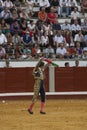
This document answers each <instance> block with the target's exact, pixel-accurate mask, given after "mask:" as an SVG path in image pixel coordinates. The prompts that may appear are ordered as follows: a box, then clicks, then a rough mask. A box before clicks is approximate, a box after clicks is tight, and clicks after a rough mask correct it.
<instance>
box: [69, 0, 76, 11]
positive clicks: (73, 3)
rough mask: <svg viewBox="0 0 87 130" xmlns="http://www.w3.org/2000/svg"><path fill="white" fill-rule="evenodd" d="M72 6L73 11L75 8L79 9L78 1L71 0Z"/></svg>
mask: <svg viewBox="0 0 87 130" xmlns="http://www.w3.org/2000/svg"><path fill="white" fill-rule="evenodd" d="M70 6H71V9H70V10H71V11H73V10H74V8H75V7H77V2H76V0H70Z"/></svg>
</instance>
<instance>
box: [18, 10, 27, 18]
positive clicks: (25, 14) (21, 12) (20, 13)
mask: <svg viewBox="0 0 87 130" xmlns="http://www.w3.org/2000/svg"><path fill="white" fill-rule="evenodd" d="M18 14H19V18H23V19H26V20H28V19H29V14H28V13H27V12H26V9H20V11H19V13H18Z"/></svg>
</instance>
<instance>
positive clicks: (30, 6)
mask: <svg viewBox="0 0 87 130" xmlns="http://www.w3.org/2000/svg"><path fill="white" fill-rule="evenodd" d="M34 3H35V2H34V0H26V6H27V7H28V9H29V15H30V16H32V15H33V7H34Z"/></svg>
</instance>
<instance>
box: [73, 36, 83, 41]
mask: <svg viewBox="0 0 87 130" xmlns="http://www.w3.org/2000/svg"><path fill="white" fill-rule="evenodd" d="M83 39H84V37H83V35H82V34H80V35H79V34H76V35H75V38H74V41H75V42H76V41H78V42H82V41H83Z"/></svg>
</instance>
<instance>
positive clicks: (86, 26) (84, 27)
mask: <svg viewBox="0 0 87 130" xmlns="http://www.w3.org/2000/svg"><path fill="white" fill-rule="evenodd" d="M81 30H82V33H83V35H85V34H87V18H84V21H83V23H82V25H81Z"/></svg>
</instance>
